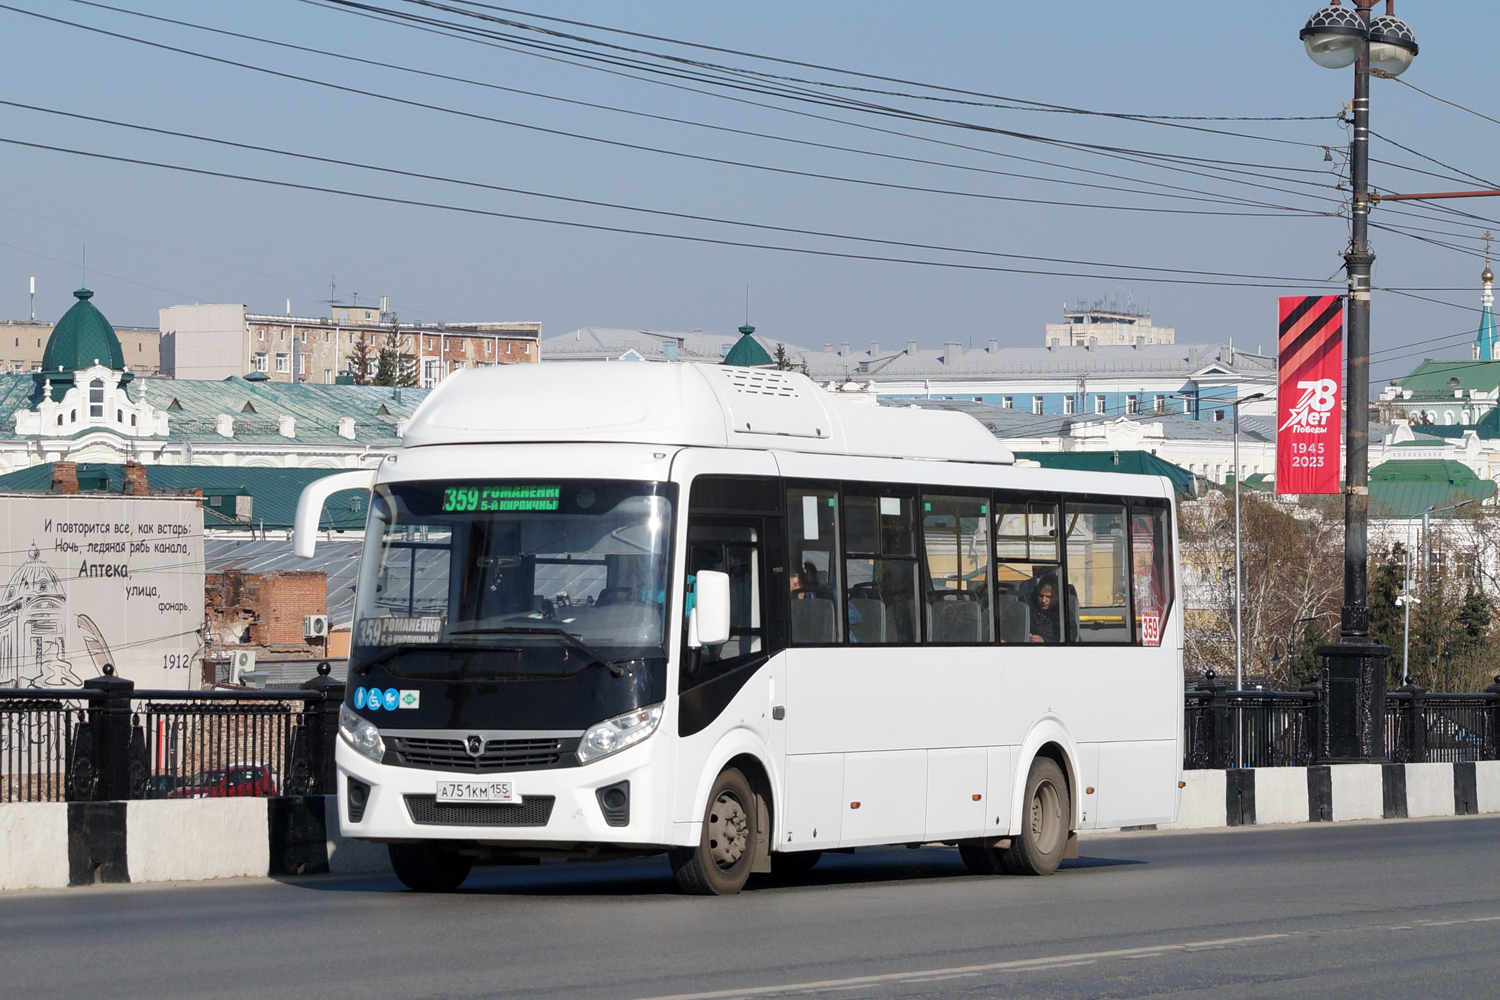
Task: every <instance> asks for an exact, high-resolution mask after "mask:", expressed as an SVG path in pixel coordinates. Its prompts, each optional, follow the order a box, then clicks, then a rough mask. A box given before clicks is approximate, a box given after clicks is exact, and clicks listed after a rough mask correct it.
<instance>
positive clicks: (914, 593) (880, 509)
mask: <svg viewBox="0 0 1500 1000" xmlns="http://www.w3.org/2000/svg"><path fill="white" fill-rule="evenodd" d="M866 488H868V487H866ZM915 507H916V500H915V499H914V498H913V497H910V496H888V495H880V494H876V495H873V496H850V495H849V493H848V492H847V491H846V492H845V494H844V544H845V548H846V549H847V551H846V553H845V561H844V566H845V579H846V580H847V582H848V585H849V600H848V607H847V611H848V618H849V641H850V642H857V643H862V644H873V643H887V644H891V643H895V644H901V645H912V644H915V643H917V642H919V641H920V633H919V632H918V631H917V630H918V629H919V628H920V625H918V603H919V596H918V595H919V591H918V588H917V549H916V532H915V531H914V527H915V525H914V521H915V518H914V516H913V515H914V512H915Z"/></svg>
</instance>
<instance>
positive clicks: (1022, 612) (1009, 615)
mask: <svg viewBox="0 0 1500 1000" xmlns="http://www.w3.org/2000/svg"><path fill="white" fill-rule="evenodd" d="M996 608H997V612H998V619H999V621H998V626H999V628H998V631H999V632H1000V641H1001V642H1026V641H1027V640H1028V639H1030V638H1031V609H1030V608H1028V607H1026V605H1025V603H1023V602H1022V601H1021V600H1020V599H1019V598H1017V597H1016V596H1015V595H1014V594H1002V595H1000V600H999V603H998V604H997V605H996Z"/></svg>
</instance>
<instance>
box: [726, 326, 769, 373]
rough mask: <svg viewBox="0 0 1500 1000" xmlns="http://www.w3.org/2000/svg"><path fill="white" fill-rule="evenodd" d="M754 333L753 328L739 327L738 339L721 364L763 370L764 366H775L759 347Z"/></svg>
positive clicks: (762, 348)
mask: <svg viewBox="0 0 1500 1000" xmlns="http://www.w3.org/2000/svg"><path fill="white" fill-rule="evenodd" d="M754 333H755V327H753V326H750V325H748V324H747V325H745V326H742V327H740V339H739V340H736V341H735V342H734V346H733V347H731V348H730V349H729V353H728V354H726V355H724V360H723V362H721V363H722V364H726V365H739V366H740V367H741V368H763V367H765V366H766V365H771V364H775V362H774V361H772V360H771V355H769V354H767V353H766V349H765V348H764V347H761V346H760V341H758V340H756V339H755V337H754V336H753V334H754Z"/></svg>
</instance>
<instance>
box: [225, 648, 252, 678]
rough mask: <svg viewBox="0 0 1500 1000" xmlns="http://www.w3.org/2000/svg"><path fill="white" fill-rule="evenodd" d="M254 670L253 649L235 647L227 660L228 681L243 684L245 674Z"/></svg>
mask: <svg viewBox="0 0 1500 1000" xmlns="http://www.w3.org/2000/svg"><path fill="white" fill-rule="evenodd" d="M254 672H255V650H253V649H236V650H235V651H234V653H233V654H232V657H231V659H230V661H229V683H231V684H243V683H245V676H246V675H247V674H252V673H254Z"/></svg>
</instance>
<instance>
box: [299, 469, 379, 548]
mask: <svg viewBox="0 0 1500 1000" xmlns="http://www.w3.org/2000/svg"><path fill="white" fill-rule="evenodd" d="M374 485H375V470H374V469H355V470H354V471H352V472H335V473H334V474H333V475H331V476H324V477H322V478H321V479H314V480H313V481H312V482H310V483H308V484H307V485H306V486H305V487H303V489H302V495H301V496H300V497H298V498H297V518H296V520H295V521H293V522H292V551H293V552H295V553H297V555H298V556H300V557H301V558H303V559H311V558H312V554H313V549H314V548H315V547H316V546H317V544H318V523H319V522H320V521H322V519H323V505H324V504H325V503H327V502H328V498H329V497H331V496H333V495H334V494H335V493H338V492H339V491H341V490H370V489H372V488H373V487H374Z"/></svg>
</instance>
